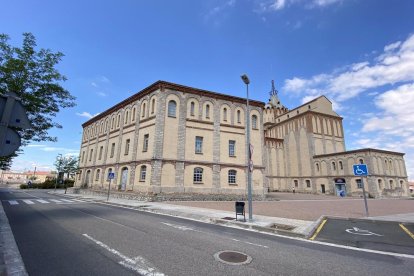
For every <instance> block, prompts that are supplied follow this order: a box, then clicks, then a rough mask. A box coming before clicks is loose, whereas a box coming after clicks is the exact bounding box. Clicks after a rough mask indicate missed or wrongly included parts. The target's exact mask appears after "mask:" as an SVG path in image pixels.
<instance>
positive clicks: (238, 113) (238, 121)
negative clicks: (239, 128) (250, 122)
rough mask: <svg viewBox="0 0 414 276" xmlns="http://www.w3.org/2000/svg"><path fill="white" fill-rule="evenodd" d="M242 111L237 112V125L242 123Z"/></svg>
mask: <svg viewBox="0 0 414 276" xmlns="http://www.w3.org/2000/svg"><path fill="white" fill-rule="evenodd" d="M240 117H241V116H240V110H237V123H239V124H240V123H241V118H240Z"/></svg>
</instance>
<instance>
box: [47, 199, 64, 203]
mask: <svg viewBox="0 0 414 276" xmlns="http://www.w3.org/2000/svg"><path fill="white" fill-rule="evenodd" d="M49 200H50V201H53V202H55V203H62V201H60V200H57V199H49Z"/></svg>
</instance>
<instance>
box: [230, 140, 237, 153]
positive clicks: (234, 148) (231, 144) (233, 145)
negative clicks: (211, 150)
mask: <svg viewBox="0 0 414 276" xmlns="http://www.w3.org/2000/svg"><path fill="white" fill-rule="evenodd" d="M235 150H236V141H234V140H229V156H235Z"/></svg>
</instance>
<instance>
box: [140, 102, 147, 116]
mask: <svg viewBox="0 0 414 276" xmlns="http://www.w3.org/2000/svg"><path fill="white" fill-rule="evenodd" d="M145 112H146V106H145V103H143V104H142V110H141V117H142V118H144V117H145Z"/></svg>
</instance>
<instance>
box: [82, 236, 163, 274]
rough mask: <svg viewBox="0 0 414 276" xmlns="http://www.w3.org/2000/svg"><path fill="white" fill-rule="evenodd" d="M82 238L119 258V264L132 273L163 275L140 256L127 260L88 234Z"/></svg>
mask: <svg viewBox="0 0 414 276" xmlns="http://www.w3.org/2000/svg"><path fill="white" fill-rule="evenodd" d="M82 236H84V237H85V238H87V239H89V240H91V241H93V242H94V243H96V244H97V245H99V246H101V247H103V248H104V249H106V250H108V251H109V252H111V253H112V254H114V255H116V256H118V257H120V258H121V259H122V261H120V262H119V264H120V265H122V266H124V267H126V268H129V269H131V270H133V271H136V272H138V273H139V274H141V275H154V276H163V275H165V274H164V273H162V272H160V271H159V270H158V269H157V268H156V267H154V266H152V265H151V263H150V262H149V261H147V260H146V259H144V258H143V257H141V256H137V257H135V258H133V259H132V258H129V257H127V256H125V255H123V254H122V253H120V252H119V251H117V250H115V249H113V248H110V247H109V246H108V245H106V244H104V243H103V242H101V241H98V240H96V239H94V238H92V237H91V236H89V235H88V234H82Z"/></svg>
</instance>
